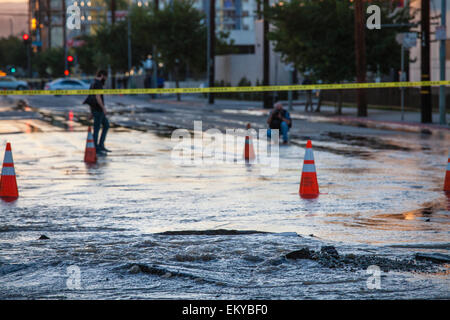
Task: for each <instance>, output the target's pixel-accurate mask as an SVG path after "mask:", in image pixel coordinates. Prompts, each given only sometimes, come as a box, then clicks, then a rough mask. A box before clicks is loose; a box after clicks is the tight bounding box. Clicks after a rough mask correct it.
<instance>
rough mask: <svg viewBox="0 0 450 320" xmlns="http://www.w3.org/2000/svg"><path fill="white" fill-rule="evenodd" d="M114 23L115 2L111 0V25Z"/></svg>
mask: <svg viewBox="0 0 450 320" xmlns="http://www.w3.org/2000/svg"><path fill="white" fill-rule="evenodd" d="M115 23H116V0H111V24H112V25H114V24H115Z"/></svg>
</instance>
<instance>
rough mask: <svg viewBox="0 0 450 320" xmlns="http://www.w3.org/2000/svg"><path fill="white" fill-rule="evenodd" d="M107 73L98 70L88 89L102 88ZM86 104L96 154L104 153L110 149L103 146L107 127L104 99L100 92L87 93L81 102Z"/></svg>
mask: <svg viewBox="0 0 450 320" xmlns="http://www.w3.org/2000/svg"><path fill="white" fill-rule="evenodd" d="M107 77H108V73H107V72H106V71H105V70H99V71H98V72H97V76H96V77H95V79H94V82H93V83H92V84H91V87H90V89H103V86H104V85H105V82H106V78H107ZM83 103H84V104H88V105H89V106H90V108H91V113H92V118H94V144H95V149H96V151H97V154H98V155H105V154H106V152H110V150H108V149H106V148H105V139H106V134H107V133H108V129H109V121H108V118H107V112H106V107H105V100H104V98H103V95H102V94H95V95H89V96H88V97H87V98H86V100H85V101H84V102H83ZM101 126H103V129H102V134H101V136H100V141H98V134H99V132H100V127H101Z"/></svg>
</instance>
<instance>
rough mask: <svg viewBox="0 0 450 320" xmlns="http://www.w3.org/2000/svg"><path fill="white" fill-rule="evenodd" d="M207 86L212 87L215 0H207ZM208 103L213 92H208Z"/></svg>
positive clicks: (211, 100) (212, 101)
mask: <svg viewBox="0 0 450 320" xmlns="http://www.w3.org/2000/svg"><path fill="white" fill-rule="evenodd" d="M208 9H209V10H208V12H209V14H208V47H207V51H208V52H207V56H208V87H210V88H212V87H214V78H215V76H214V68H215V62H214V56H215V44H216V1H215V0H209V8H208ZM208 103H209V104H214V94H213V93H211V92H210V93H208Z"/></svg>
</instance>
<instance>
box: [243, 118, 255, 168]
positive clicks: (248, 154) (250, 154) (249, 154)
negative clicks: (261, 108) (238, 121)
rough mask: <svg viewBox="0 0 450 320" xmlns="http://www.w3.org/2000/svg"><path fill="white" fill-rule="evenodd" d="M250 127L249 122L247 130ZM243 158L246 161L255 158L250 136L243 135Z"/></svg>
mask: <svg viewBox="0 0 450 320" xmlns="http://www.w3.org/2000/svg"><path fill="white" fill-rule="evenodd" d="M250 128H251V126H250V123H249V124H247V130H248V129H250ZM244 159H245V160H247V161H250V160H253V159H255V150H253V141H252V138H251V137H250V136H245V147H244Z"/></svg>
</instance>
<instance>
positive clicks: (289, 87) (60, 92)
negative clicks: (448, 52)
mask: <svg viewBox="0 0 450 320" xmlns="http://www.w3.org/2000/svg"><path fill="white" fill-rule="evenodd" d="M448 85H450V81H416V82H373V83H342V84H310V85H283V86H255V87H212V88H164V89H156V88H155V89H95V90H94V89H92V90H3V91H0V95H3V96H5V95H11V96H13V95H16V96H17V95H20V96H37V95H89V94H157V93H159V94H164V93H225V92H263V91H297V90H331V89H374V88H400V87H429V86H448Z"/></svg>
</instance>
